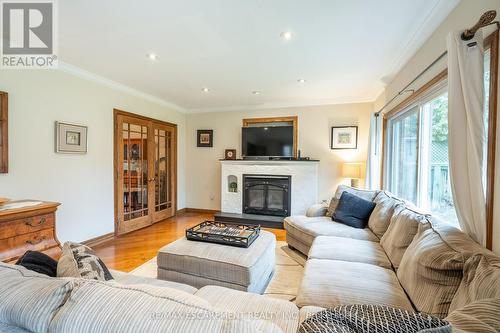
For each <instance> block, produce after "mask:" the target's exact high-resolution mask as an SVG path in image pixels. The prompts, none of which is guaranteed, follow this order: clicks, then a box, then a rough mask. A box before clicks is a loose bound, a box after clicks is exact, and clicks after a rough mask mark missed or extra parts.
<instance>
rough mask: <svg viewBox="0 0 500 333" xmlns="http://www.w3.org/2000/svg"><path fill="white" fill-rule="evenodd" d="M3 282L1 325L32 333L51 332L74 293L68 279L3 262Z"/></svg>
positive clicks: (0, 288)
mask: <svg viewBox="0 0 500 333" xmlns="http://www.w3.org/2000/svg"><path fill="white" fill-rule="evenodd" d="M0 281H1V283H0V322H2V323H4V324H6V325H10V326H17V327H20V328H22V329H26V330H28V331H32V332H47V330H48V328H49V324H50V321H51V320H52V317H53V316H54V315H55V313H56V312H57V310H58V309H59V307H60V306H61V305H62V304H64V302H65V301H66V297H67V296H68V294H69V293H70V291H71V290H72V284H71V282H70V281H68V280H63V279H55V278H51V277H48V276H46V275H42V274H39V273H35V272H33V271H30V270H28V269H26V268H24V267H21V266H17V265H9V264H4V263H1V262H0Z"/></svg>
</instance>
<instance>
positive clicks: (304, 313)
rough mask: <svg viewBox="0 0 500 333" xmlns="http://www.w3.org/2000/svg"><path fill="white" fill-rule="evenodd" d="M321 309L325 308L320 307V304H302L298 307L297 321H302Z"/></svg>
mask: <svg viewBox="0 0 500 333" xmlns="http://www.w3.org/2000/svg"><path fill="white" fill-rule="evenodd" d="M323 310H325V308H322V307H320V306H313V305H308V306H303V307H301V308H300V315H299V318H300V319H299V322H300V323H302V322H303V321H304V320H306V319H307V318H309V317H311V316H313V315H315V314H316V313H318V312H320V311H323Z"/></svg>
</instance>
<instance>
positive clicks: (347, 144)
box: [331, 126, 358, 149]
mask: <svg viewBox="0 0 500 333" xmlns="http://www.w3.org/2000/svg"><path fill="white" fill-rule="evenodd" d="M331 140H332V141H331V142H332V145H331V148H332V149H357V148H358V126H342V127H332V138H331Z"/></svg>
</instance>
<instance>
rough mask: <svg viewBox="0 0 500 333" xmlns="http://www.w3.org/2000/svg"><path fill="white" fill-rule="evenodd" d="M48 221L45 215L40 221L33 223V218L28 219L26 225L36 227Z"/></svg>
mask: <svg viewBox="0 0 500 333" xmlns="http://www.w3.org/2000/svg"><path fill="white" fill-rule="evenodd" d="M46 221H47V219H46V218H45V217H42V218H41V219H40V222H38V223H33V220H28V221H26V225H27V226H29V227H33V228H34V227H39V226H42V225H44V224H45V222H46Z"/></svg>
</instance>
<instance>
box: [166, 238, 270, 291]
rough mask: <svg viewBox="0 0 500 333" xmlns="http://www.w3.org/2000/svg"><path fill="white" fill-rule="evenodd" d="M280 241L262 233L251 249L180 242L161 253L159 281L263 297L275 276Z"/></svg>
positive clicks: (171, 244)
mask: <svg viewBox="0 0 500 333" xmlns="http://www.w3.org/2000/svg"><path fill="white" fill-rule="evenodd" d="M275 248H276V237H275V236H274V234H273V233H271V232H268V231H264V230H261V232H260V235H259V237H258V238H257V239H256V240H255V241H254V242H253V244H252V245H250V247H249V248H239V247H234V246H228V245H219V244H213V243H206V242H197V241H190V240H187V239H186V238H185V237H183V238H181V239H178V240H176V241H175V242H173V243H170V244H168V245H166V246H165V247H163V248H162V249H160V251H159V252H158V279H161V280H168V281H174V282H180V283H186V284H189V285H191V286H193V287H196V288H201V287H204V286H207V285H215V286H222V287H227V288H232V289H236V290H243V291H249V292H253V293H258V294H262V293H263V292H264V291H265V289H266V287H267V285H268V283H269V281H270V279H271V277H272V275H273V272H274V266H275V261H276V259H275Z"/></svg>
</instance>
